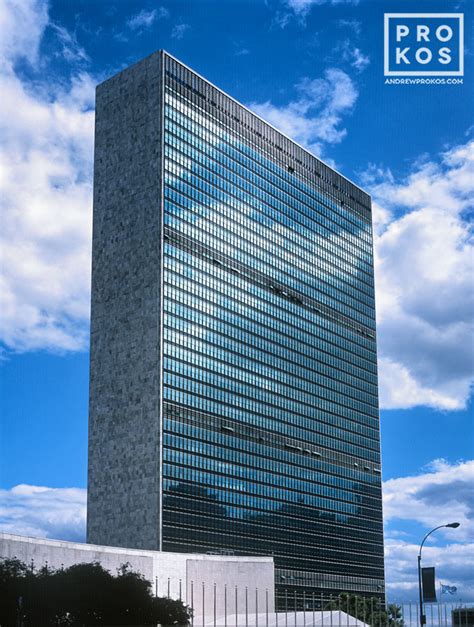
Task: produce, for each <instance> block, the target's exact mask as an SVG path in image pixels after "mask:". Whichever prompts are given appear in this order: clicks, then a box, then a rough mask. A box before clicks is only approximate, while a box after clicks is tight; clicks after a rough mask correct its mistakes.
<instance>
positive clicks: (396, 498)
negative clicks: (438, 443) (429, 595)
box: [383, 459, 474, 601]
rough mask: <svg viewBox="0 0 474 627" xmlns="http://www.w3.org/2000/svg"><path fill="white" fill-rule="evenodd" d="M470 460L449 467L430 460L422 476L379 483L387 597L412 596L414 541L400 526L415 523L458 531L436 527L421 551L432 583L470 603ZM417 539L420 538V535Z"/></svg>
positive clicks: (473, 548) (473, 560) (473, 530)
mask: <svg viewBox="0 0 474 627" xmlns="http://www.w3.org/2000/svg"><path fill="white" fill-rule="evenodd" d="M473 485H474V460H469V461H462V462H458V463H454V464H449V463H448V462H446V461H445V460H442V459H441V460H435V461H434V462H432V463H431V464H430V465H429V467H428V468H426V469H425V471H424V472H422V473H420V474H418V475H414V476H408V477H401V478H396V479H389V480H388V481H385V482H384V484H383V498H384V518H385V524H386V538H385V564H386V576H387V589H388V593H389V598H390V597H391V598H392V599H398V600H406V601H408V600H414V599H415V598H416V592H417V586H418V580H417V571H416V563H417V555H418V551H419V542H421V539H422V538H421V537H420V538H419V540H418V542H417V543H414V542H412V541H410V540H411V538H407V537H404V535H406V536H408V535H409V534H408V533H407V534H403V533H400V531H399V530H400V527H402V526H403V525H404V524H406V523H407V522H408V523H419V524H421V525H422V527H423V528H424V529H426V530H427V531H429V530H431V529H433V528H434V527H437V526H438V525H440V524H446V523H450V522H460V523H461V526H460V527H459V528H458V529H439V530H438V531H437V532H436V533H435V534H433V535H432V536H430V538H429V539H428V540H427V543H426V544H425V546H424V548H423V561H424V564H425V565H427V566H435V567H436V572H437V579H438V581H441V582H444V583H449V584H451V585H455V586H457V588H458V590H459V592H460V594H462V598H463V599H464V600H469V599H470V600H474V574H473V573H474V544H473V543H472V538H473V537H474V490H473V488H472V486H473ZM420 535H421V534H420Z"/></svg>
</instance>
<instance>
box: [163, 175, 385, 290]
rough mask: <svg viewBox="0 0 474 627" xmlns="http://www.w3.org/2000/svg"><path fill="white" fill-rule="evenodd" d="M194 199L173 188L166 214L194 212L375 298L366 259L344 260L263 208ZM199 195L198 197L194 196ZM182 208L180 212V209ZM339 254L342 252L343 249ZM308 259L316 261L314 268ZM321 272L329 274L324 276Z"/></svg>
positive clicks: (167, 192)
mask: <svg viewBox="0 0 474 627" xmlns="http://www.w3.org/2000/svg"><path fill="white" fill-rule="evenodd" d="M190 192H191V193H192V194H193V195H192V197H190V196H187V195H185V194H181V193H179V192H177V191H176V190H175V189H173V188H172V187H166V189H165V192H164V193H165V210H166V211H173V210H175V211H176V210H177V211H183V210H184V209H185V210H186V211H187V212H188V213H189V212H193V213H194V215H195V216H196V220H197V221H199V220H201V219H204V218H205V219H206V220H209V221H212V222H214V223H215V224H218V225H220V226H221V227H225V228H226V229H227V230H229V231H232V232H235V233H237V234H238V235H239V236H240V237H242V238H244V239H246V240H247V241H251V242H253V243H255V244H256V245H258V246H259V247H260V248H266V247H267V245H268V243H269V242H272V243H273V244H274V246H272V249H273V250H277V251H278V255H277V256H280V254H281V251H283V253H285V254H286V255H287V256H288V259H290V260H291V261H292V263H293V264H294V265H295V266H296V267H298V268H302V269H304V270H305V271H306V272H307V273H308V275H309V276H311V277H313V273H312V267H313V266H314V267H315V272H317V273H318V276H321V277H328V278H327V280H329V279H330V278H331V277H332V276H334V277H336V278H337V279H338V280H340V281H344V283H346V284H347V285H348V286H352V287H355V288H356V289H357V291H360V292H364V293H365V294H367V295H368V296H369V297H373V294H374V281H373V269H372V267H371V266H369V264H366V263H365V262H364V261H363V260H362V259H360V257H359V258H353V257H352V256H351V257H350V259H351V261H350V262H348V261H347V260H346V259H342V258H341V256H339V255H338V256H335V255H334V254H333V253H332V252H331V253H329V252H328V251H327V250H326V248H325V244H327V243H328V242H329V241H330V240H329V239H328V237H323V236H321V235H318V234H316V233H313V234H311V240H310V239H309V238H308V237H307V235H308V233H307V230H306V229H305V228H304V227H301V226H300V225H298V224H296V225H293V227H292V228H290V227H288V226H286V225H284V224H282V223H281V222H277V221H275V220H274V219H273V218H270V217H267V216H266V215H264V214H262V212H261V211H260V209H259V208H254V207H251V206H250V205H245V206H244V205H240V206H239V207H235V206H233V205H232V204H231V203H228V202H226V203H224V202H219V203H217V202H216V201H214V200H212V199H210V198H207V197H206V196H205V195H204V194H202V192H201V191H197V190H194V189H192V190H190ZM194 192H196V193H194ZM176 208H178V209H176ZM339 251H342V249H341V248H340V247H339ZM308 258H311V259H314V262H313V263H312V264H309V263H308ZM321 268H322V269H323V270H325V272H324V273H323V272H322V271H321Z"/></svg>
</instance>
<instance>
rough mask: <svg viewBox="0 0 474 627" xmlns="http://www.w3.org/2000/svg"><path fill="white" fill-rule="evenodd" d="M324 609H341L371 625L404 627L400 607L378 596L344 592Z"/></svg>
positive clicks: (376, 626)
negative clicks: (385, 601)
mask: <svg viewBox="0 0 474 627" xmlns="http://www.w3.org/2000/svg"><path fill="white" fill-rule="evenodd" d="M325 609H327V610H341V611H342V612H346V613H347V614H349V615H350V616H353V617H354V618H357V619H358V620H360V621H363V622H364V623H367V624H368V625H372V627H404V622H403V617H402V610H401V607H400V606H398V605H395V604H390V605H388V606H387V607H385V604H383V603H382V601H381V600H380V599H379V598H378V597H363V596H359V595H357V594H350V593H348V592H344V593H342V594H341V595H339V596H338V597H337V598H336V599H333V600H332V601H330V602H329V603H328V604H327V605H326V607H325Z"/></svg>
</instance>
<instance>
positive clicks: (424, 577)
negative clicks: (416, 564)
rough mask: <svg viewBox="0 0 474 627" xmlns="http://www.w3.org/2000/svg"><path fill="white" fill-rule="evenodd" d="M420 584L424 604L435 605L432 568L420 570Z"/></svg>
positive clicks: (433, 571) (433, 570)
mask: <svg viewBox="0 0 474 627" xmlns="http://www.w3.org/2000/svg"><path fill="white" fill-rule="evenodd" d="M421 582H422V588H423V601H424V602H425V603H436V585H435V569H434V566H430V567H429V568H422V569H421Z"/></svg>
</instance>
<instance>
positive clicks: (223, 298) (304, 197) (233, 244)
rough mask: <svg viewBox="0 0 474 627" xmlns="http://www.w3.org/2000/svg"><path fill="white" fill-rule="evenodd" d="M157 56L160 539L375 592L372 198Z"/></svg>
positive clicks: (308, 586) (294, 581)
mask: <svg viewBox="0 0 474 627" xmlns="http://www.w3.org/2000/svg"><path fill="white" fill-rule="evenodd" d="M163 64H164V65H163V74H162V76H163V95H162V98H163V102H162V115H163V121H162V129H163V136H162V141H163V147H162V149H163V173H162V174H163V189H162V193H163V225H162V228H163V253H162V264H163V267H162V273H163V274H162V281H163V288H162V289H163V300H162V303H163V305H162V306H163V311H162V334H163V336H162V340H163V344H162V347H163V349H162V350H163V354H162V418H161V420H162V439H161V447H162V479H161V481H162V483H161V507H162V512H161V533H162V544H161V547H162V549H163V550H165V551H191V552H207V551H216V552H219V551H222V550H225V551H230V552H233V553H235V554H255V555H270V554H271V555H273V556H274V559H275V565H276V591H277V598H279V602H280V606H281V605H282V604H283V603H284V596H285V594H290V595H292V596H291V598H292V599H293V595H294V594H295V593H296V595H297V597H298V599H299V600H300V601H299V602H300V604H301V602H302V599H303V593H304V594H305V595H311V594H313V593H314V594H318V595H319V594H321V593H324V594H325V595H330V594H338V593H339V592H343V591H349V592H357V593H362V594H368V595H374V596H376V595H380V596H383V594H384V567H383V531H382V502H381V474H380V444H379V415H378V395H377V365H376V337H375V302H374V273H373V254H372V225H371V213H370V198H369V197H368V196H367V195H366V194H365V193H364V192H362V191H361V190H360V189H358V188H357V187H356V186H354V185H353V184H352V183H350V182H349V181H347V179H344V178H343V177H342V176H340V175H339V174H337V173H336V172H334V171H333V170H331V169H330V168H329V167H328V166H326V165H324V164H322V163H321V162H320V161H319V160H317V159H316V158H315V157H313V156H312V155H310V154H309V153H307V152H306V151H304V150H303V149H301V148H300V147H299V146H297V145H296V144H294V143H293V142H291V140H289V139H288V138H286V137H284V136H283V135H281V134H280V133H278V132H277V131H276V130H274V129H273V128H272V127H270V126H269V125H267V124H265V122H263V121H262V120H260V119H259V118H258V117H256V116H254V115H253V114H251V113H250V112H249V111H248V110H246V109H245V108H244V107H242V106H241V105H239V104H238V103H237V102H235V101H234V100H232V99H231V98H229V97H228V96H227V95H225V94H224V93H223V92H221V91H219V90H218V89H216V88H214V87H213V86H212V85H210V84H209V83H207V82H206V81H205V80H204V79H202V78H200V77H199V76H197V75H196V74H194V73H193V72H191V71H190V70H189V69H187V68H186V67H185V66H183V65H181V64H180V63H179V62H177V61H176V60H174V59H173V58H171V57H169V56H168V55H166V54H164V55H163ZM285 591H288V592H287V593H286V592H285Z"/></svg>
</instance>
